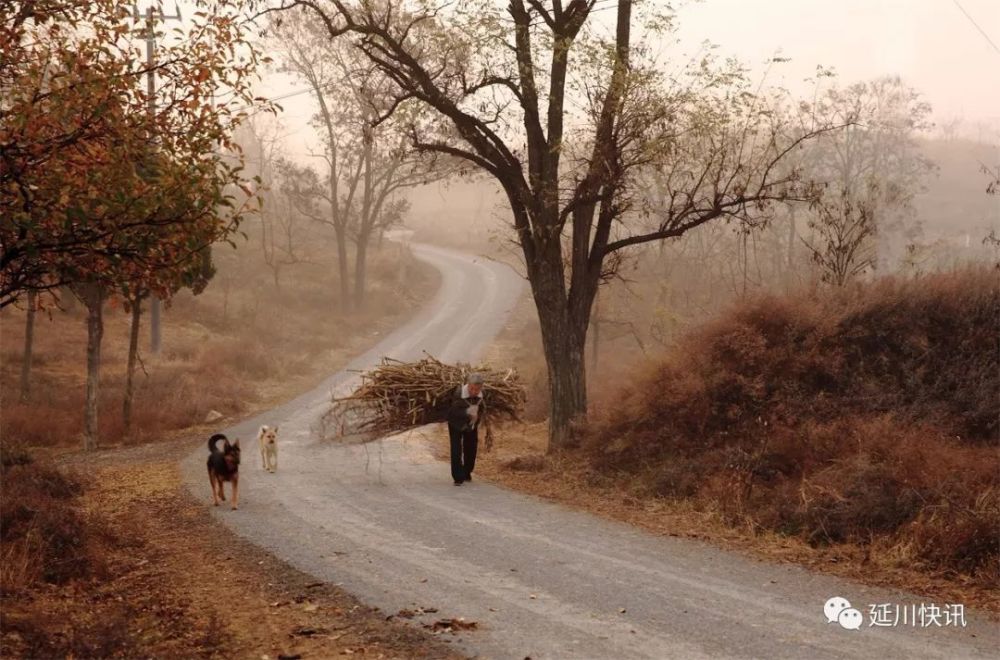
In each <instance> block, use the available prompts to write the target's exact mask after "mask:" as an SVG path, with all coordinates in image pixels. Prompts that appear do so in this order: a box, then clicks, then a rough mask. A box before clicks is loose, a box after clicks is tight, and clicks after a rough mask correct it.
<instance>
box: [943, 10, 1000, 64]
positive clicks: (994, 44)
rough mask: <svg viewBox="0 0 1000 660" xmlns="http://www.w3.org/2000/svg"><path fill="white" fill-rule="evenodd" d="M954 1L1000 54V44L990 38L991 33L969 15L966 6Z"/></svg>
mask: <svg viewBox="0 0 1000 660" xmlns="http://www.w3.org/2000/svg"><path fill="white" fill-rule="evenodd" d="M952 2H954V3H955V6H956V7H958V8H959V10H960V11H961V12H962V13H963V14H965V17H966V18H967V19H969V22H970V23H972V24H973V25H974V26H975V27H976V29H977V30H979V34H981V35H983V38H984V39H986V41H987V43H989V45H991V46H993V50H995V51H996V52H997V54H1000V46H997V45H996V43H995V42H994V41H993V40H992V39H990V35H988V34H986V30H984V29H983V28H981V27H979V23H977V22H976V19H974V18H972V16H970V15H969V12H967V11H965V7H963V6H962V5H961V4H959V2H958V0H952Z"/></svg>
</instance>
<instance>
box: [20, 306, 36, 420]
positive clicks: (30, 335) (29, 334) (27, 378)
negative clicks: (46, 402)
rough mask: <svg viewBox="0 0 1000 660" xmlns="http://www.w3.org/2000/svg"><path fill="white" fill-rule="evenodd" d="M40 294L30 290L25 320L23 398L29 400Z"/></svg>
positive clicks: (22, 369) (22, 368) (22, 363)
mask: <svg viewBox="0 0 1000 660" xmlns="http://www.w3.org/2000/svg"><path fill="white" fill-rule="evenodd" d="M37 299H38V294H37V293H35V292H34V291H29V292H28V313H27V316H26V317H25V321H24V356H23V358H22V360H21V400H22V401H27V400H28V398H29V397H30V396H31V357H32V346H33V345H34V343H35V305H36V301H37Z"/></svg>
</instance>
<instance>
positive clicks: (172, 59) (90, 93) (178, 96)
mask: <svg viewBox="0 0 1000 660" xmlns="http://www.w3.org/2000/svg"><path fill="white" fill-rule="evenodd" d="M234 9H235V7H234V5H233V3H230V2H226V1H224V0H223V1H220V2H213V3H206V5H205V10H204V11H199V12H197V13H196V14H195V16H194V17H193V21H192V24H191V26H190V28H189V29H187V30H186V31H184V32H183V33H182V34H179V35H175V36H174V37H171V38H169V39H167V40H166V41H167V43H166V45H164V46H163V47H162V48H160V51H159V54H158V61H157V63H156V65H155V74H156V78H157V81H158V87H157V89H156V91H155V98H149V97H148V95H147V93H146V92H145V91H144V87H145V85H144V84H143V83H144V82H145V75H146V74H147V73H148V70H147V67H146V65H145V64H144V60H143V58H142V57H140V53H139V50H138V49H136V48H135V47H134V44H133V41H132V40H133V38H134V37H135V36H137V35H136V31H137V30H139V29H145V28H146V26H145V25H144V23H142V22H139V23H137V24H136V23H135V22H134V21H133V16H132V9H131V6H129V5H128V4H126V3H122V2H117V1H116V0H97V1H96V2H90V1H87V2H84V1H83V0H50V1H48V2H27V1H17V2H12V3H4V4H3V7H2V8H0V25H2V30H3V37H4V38H3V39H0V44H2V45H0V62H2V64H0V89H2V91H3V98H4V101H3V104H2V105H0V159H2V162H3V168H2V172H0V214H2V215H3V216H4V220H5V221H4V223H3V225H2V228H0V244H2V246H3V254H2V256H0V275H2V280H0V305H3V306H6V305H8V304H11V303H12V302H14V301H15V300H17V298H18V297H19V296H20V294H21V293H22V292H24V291H25V290H27V289H35V290H47V289H51V288H53V287H55V286H59V285H62V284H66V283H72V282H81V281H91V282H97V283H100V284H102V285H104V286H107V287H109V288H111V287H116V286H119V285H124V286H125V288H126V289H128V290H130V291H135V290H140V289H141V290H146V291H151V292H154V293H156V294H157V295H160V296H163V297H168V296H169V295H170V294H171V293H172V292H173V290H175V289H176V288H177V287H178V286H180V285H184V284H194V280H197V279H199V277H200V275H201V274H202V273H203V272H204V271H203V269H202V265H203V263H204V254H205V249H206V248H207V246H209V245H210V244H211V243H212V242H214V241H216V240H219V239H222V238H225V237H226V236H227V235H228V234H229V233H230V232H231V231H232V230H233V229H234V228H235V227H236V225H237V223H238V222H239V220H240V218H241V216H242V214H243V213H244V212H245V210H246V209H245V207H236V205H235V202H236V195H235V191H236V190H237V189H238V188H239V187H243V188H245V181H244V179H243V176H242V174H241V169H242V168H241V163H240V160H241V159H240V157H239V156H238V155H230V156H226V155H224V153H223V152H224V151H225V150H227V149H230V148H231V147H232V145H231V143H230V136H231V132H232V129H233V127H234V126H235V125H237V124H238V123H239V121H240V120H241V119H242V117H243V116H244V115H245V114H246V111H247V107H248V106H254V105H256V104H257V102H256V101H255V100H254V99H253V97H252V95H251V93H250V85H251V83H252V81H253V79H254V76H255V70H256V68H257V66H258V64H259V61H258V58H257V55H256V52H255V51H254V49H253V48H252V47H251V46H250V44H249V41H248V34H247V32H246V27H245V25H244V24H243V23H241V22H240V21H239V20H238V18H237V15H236V14H235V12H234Z"/></svg>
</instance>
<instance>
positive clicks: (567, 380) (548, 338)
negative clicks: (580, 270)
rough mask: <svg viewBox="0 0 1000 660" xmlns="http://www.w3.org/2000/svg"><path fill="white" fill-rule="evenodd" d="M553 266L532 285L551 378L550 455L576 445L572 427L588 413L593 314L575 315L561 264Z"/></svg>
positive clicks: (542, 272)
mask: <svg viewBox="0 0 1000 660" xmlns="http://www.w3.org/2000/svg"><path fill="white" fill-rule="evenodd" d="M554 266H555V264H552V263H550V264H548V267H545V266H543V267H542V268H539V269H538V271H536V272H537V276H536V277H535V278H534V279H533V280H532V283H531V284H532V293H533V294H534V299H535V308H536V309H537V311H538V320H539V324H540V325H541V330H542V348H543V350H544V352H545V364H546V366H547V367H548V375H549V447H548V449H549V451H550V452H552V451H559V450H561V449H566V448H569V447H572V446H574V445H575V443H576V440H575V438H574V433H573V425H574V423H575V422H577V421H579V420H580V419H581V418H582V417H584V416H585V415H586V413H587V371H586V364H585V351H586V344H587V325H588V322H589V314H590V304H587V305H586V306H585V308H584V307H583V306H581V308H580V309H578V310H577V312H576V313H573V312H572V311H571V310H570V309H569V307H568V305H567V299H566V294H565V286H564V285H563V282H562V267H561V264H559V265H558V266H555V267H554ZM544 271H547V272H544ZM590 300H591V301H592V300H593V297H592V296H591V298H590ZM584 309H585V313H584Z"/></svg>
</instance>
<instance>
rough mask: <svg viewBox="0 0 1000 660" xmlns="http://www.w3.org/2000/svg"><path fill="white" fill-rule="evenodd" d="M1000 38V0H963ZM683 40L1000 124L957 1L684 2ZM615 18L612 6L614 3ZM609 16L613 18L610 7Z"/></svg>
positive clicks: (792, 79) (304, 98) (969, 123)
mask: <svg viewBox="0 0 1000 660" xmlns="http://www.w3.org/2000/svg"><path fill="white" fill-rule="evenodd" d="M959 2H960V3H961V5H962V7H964V8H965V10H966V11H967V12H968V13H969V14H971V16H972V17H973V18H974V19H975V20H976V22H977V23H978V24H979V26H980V27H981V28H982V29H983V30H984V31H985V32H986V33H987V34H988V35H989V36H990V38H991V39H992V40H993V42H994V43H996V44H998V45H1000V0H959ZM675 7H676V8H677V25H678V32H677V34H676V37H677V39H678V40H679V41H680V43H678V44H669V45H668V44H664V47H663V52H664V54H665V55H666V56H667V57H673V56H674V54H676V56H677V57H680V56H682V55H683V54H690V53H692V52H695V51H697V50H698V48H699V46H700V44H701V42H702V41H704V40H706V39H707V40H709V41H711V42H713V43H715V44H718V46H719V48H718V50H717V51H716V52H718V53H720V54H723V55H734V56H736V57H738V58H739V59H740V60H742V61H743V62H744V63H745V64H747V65H748V66H750V67H751V69H752V71H753V72H754V75H756V76H758V77H759V76H763V72H764V69H765V65H764V63H765V62H766V61H767V60H769V59H771V58H772V57H773V56H774V55H775V54H780V55H781V56H782V57H786V58H790V59H791V61H790V62H787V63H784V64H781V65H779V66H776V67H774V68H772V70H771V71H770V73H769V74H768V78H767V81H768V83H773V84H780V85H783V86H786V87H788V88H789V89H791V90H792V91H793V93H800V94H809V93H810V92H811V90H812V87H811V86H810V85H809V84H807V83H804V82H802V81H803V79H805V78H808V77H810V76H812V75H813V74H814V73H815V71H816V66H817V65H823V66H824V67H832V68H834V69H835V70H836V71H837V72H838V73H839V74H840V78H841V80H842V82H844V83H850V82H855V81H858V80H868V79H871V78H875V77H877V76H880V75H886V74H898V75H900V76H902V77H903V79H904V80H905V81H906V82H907V83H908V84H909V85H911V86H913V87H915V88H917V89H918V90H920V91H921V92H922V93H923V94H924V97H925V99H926V100H927V101H929V102H930V103H931V105H932V106H933V108H934V114H933V120H934V121H935V122H941V121H945V120H948V119H950V118H953V117H962V118H963V119H964V120H965V123H966V126H965V134H966V135H968V136H969V137H973V138H976V137H977V136H978V135H982V136H983V137H986V136H987V135H989V133H986V134H984V133H983V131H982V130H981V128H980V130H979V131H978V133H977V130H976V128H975V124H976V123H977V122H978V123H980V124H983V123H985V124H987V125H989V126H990V127H991V133H992V135H996V133H997V132H998V131H1000V52H997V51H996V50H994V49H993V47H992V46H991V45H990V43H989V42H988V41H987V40H986V38H984V37H983V35H981V34H980V33H979V32H978V31H977V29H976V28H975V27H974V26H973V24H972V23H971V22H970V21H969V19H968V18H966V17H965V16H964V15H963V14H962V12H961V10H960V9H959V8H958V7H957V6H956V5H955V2H954V0H703V1H702V2H687V3H683V4H678V3H675ZM605 15H606V16H607V17H608V18H612V17H613V12H605ZM602 18H604V17H603V16H602ZM304 87H305V85H304V84H303V83H302V82H301V81H297V80H295V79H293V78H291V77H289V76H284V75H280V74H269V75H267V76H266V79H265V81H264V83H263V84H262V85H261V88H260V93H261V94H263V95H266V96H277V95H280V94H285V93H288V92H291V91H296V90H300V89H303V88H304ZM280 103H281V104H282V106H283V107H284V108H285V112H284V113H282V115H281V121H282V123H283V124H284V125H285V127H286V131H285V132H286V133H287V134H288V141H289V142H288V150H289V152H290V154H291V155H293V156H294V157H296V158H300V159H302V160H304V161H310V160H314V159H309V158H308V156H307V153H308V148H307V146H306V145H307V144H309V143H312V144H316V141H315V138H314V137H313V133H312V129H311V128H309V127H308V126H307V124H306V123H307V121H308V119H309V116H310V114H311V113H312V112H313V103H312V102H311V100H310V98H309V95H308V94H303V95H299V96H296V97H294V98H289V99H287V100H284V101H281V102H280Z"/></svg>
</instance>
